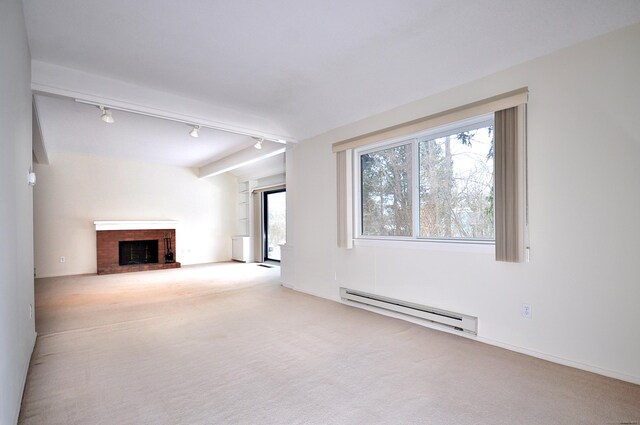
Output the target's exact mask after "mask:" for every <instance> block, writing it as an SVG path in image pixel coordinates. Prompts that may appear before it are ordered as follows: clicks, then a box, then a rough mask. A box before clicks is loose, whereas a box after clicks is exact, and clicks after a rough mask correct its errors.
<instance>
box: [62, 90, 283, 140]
mask: <svg viewBox="0 0 640 425" xmlns="http://www.w3.org/2000/svg"><path fill="white" fill-rule="evenodd" d="M75 101H76V102H78V103H83V104H85V105H93V106H96V107H98V108H100V111H102V115H101V117H100V118H101V119H102V121H104V122H106V123H109V124H111V123H113V122H115V120H114V119H113V116H112V115H111V111H114V110H115V111H122V112H128V113H131V114H137V115H143V116H146V117H151V118H158V119H161V120H167V121H174V122H179V123H183V124H187V125H189V126H190V127H193V128H192V129H191V130H190V131H189V135H190V136H191V137H198V136H199V131H200V129H201V128H210V129H212V130H218V131H224V132H227V133H233V134H241V135H243V136H250V137H253V138H254V139H256V140H257V141H258V142H256V144H255V145H254V147H255V148H256V149H262V142H263V141H265V140H268V141H271V142H274V143H281V144H287V143H288V142H295V140H288V141H287V140H285V139H282V138H279V137H275V136H262V135H260V133H257V132H254V131H251V130H244V129H240V128H236V127H234V126H230V125H226V124H215V123H205V124H193V121H187V120H183V119H181V118H177V117H173V116H170V115H165V114H156V113H153V112H146V111H142V110H139V109H132V108H127V107H123V106H117V105H107V106H105V104H102V103H97V102H93V101H90V100H84V99H75Z"/></svg>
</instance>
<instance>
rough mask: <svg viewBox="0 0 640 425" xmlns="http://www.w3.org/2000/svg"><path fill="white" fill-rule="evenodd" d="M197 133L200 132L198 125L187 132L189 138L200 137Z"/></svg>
mask: <svg viewBox="0 0 640 425" xmlns="http://www.w3.org/2000/svg"><path fill="white" fill-rule="evenodd" d="M199 131H200V126H199V125H194V126H193V128H192V129H191V131H190V132H189V136H191V137H198V136H200V134H199V133H198V132H199Z"/></svg>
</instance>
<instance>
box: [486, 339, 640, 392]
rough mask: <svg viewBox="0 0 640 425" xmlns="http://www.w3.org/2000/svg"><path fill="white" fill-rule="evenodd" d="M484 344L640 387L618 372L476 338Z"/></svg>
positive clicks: (635, 379) (632, 378) (637, 380)
mask: <svg viewBox="0 0 640 425" xmlns="http://www.w3.org/2000/svg"><path fill="white" fill-rule="evenodd" d="M474 339H476V340H477V341H479V342H482V343H484V344H489V345H494V346H496V347H500V348H504V349H506V350H509V351H515V352H516V353H521V354H526V355H527V356H531V357H536V358H538V359H541V360H546V361H549V362H552V363H557V364H561V365H563V366H569V367H573V368H575V369H580V370H584V371H586V372H591V373H595V374H597V375H602V376H606V377H608V378H614V379H619V380H621V381H625V382H630V383H632V384H636V385H640V377H639V376H632V375H627V374H624V373H620V372H616V371H614V370H609V369H604V368H601V367H598V366H593V365H590V364H587V363H581V362H577V361H575V360H569V359H565V358H563V357H558V356H554V355H552V354H546V353H541V352H539V351H535V350H530V349H528V348H522V347H518V346H515V345H511V344H507V343H505V342H502V341H496V340H493V339H490V338H483V337H477V338H474Z"/></svg>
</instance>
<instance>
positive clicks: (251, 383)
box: [19, 263, 640, 425]
mask: <svg viewBox="0 0 640 425" xmlns="http://www.w3.org/2000/svg"><path fill="white" fill-rule="evenodd" d="M278 273H279V270H278V269H277V268H273V269H266V268H262V267H258V266H256V265H253V264H249V265H245V264H238V263H222V264H212V265H204V266H191V267H185V268H183V269H179V270H165V271H154V272H142V273H130V274H123V275H111V276H74V277H66V278H49V279H38V280H37V281H36V315H37V316H36V318H37V322H36V326H37V331H38V333H39V335H38V339H37V342H36V347H35V351H34V354H33V358H32V361H31V367H30V370H29V375H28V378H27V385H26V389H25V394H24V399H23V404H22V411H21V415H20V420H19V423H20V424H25V425H27V424H29V425H32V424H65V425H69V424H83V425H92V424H157V425H160V424H617V423H638V422H639V421H640V386H637V385H632V384H629V383H625V382H621V381H617V380H614V379H609V378H605V377H602V376H598V375H595V374H591V373H587V372H584V371H579V370H576V369H572V368H568V367H564V366H560V365H556V364H553V363H549V362H545V361H541V360H537V359H534V358H531V357H527V356H524V355H521V354H517V353H513V352H510V351H506V350H503V349H499V348H496V347H492V346H488V345H485V344H481V343H477V342H475V341H472V340H469V339H465V338H461V337H457V336H455V335H450V334H447V333H443V332H438V331H435V330H432V329H428V328H424V327H421V326H417V325H414V324H410V323H407V322H404V321H401V320H396V319H392V318H389V317H384V316H381V315H377V314H374V313H370V312H367V311H364V310H361V309H357V308H353V307H349V306H345V305H341V304H339V303H335V302H332V301H328V300H323V299H319V298H316V297H312V296H309V295H305V294H301V293H297V292H294V291H291V290H288V289H285V288H282V287H281V286H279V285H278Z"/></svg>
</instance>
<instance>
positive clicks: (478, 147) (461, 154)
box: [359, 120, 495, 240]
mask: <svg viewBox="0 0 640 425" xmlns="http://www.w3.org/2000/svg"><path fill="white" fill-rule="evenodd" d="M414 152H415V153H417V155H416V154H414ZM359 158H360V211H361V235H362V236H365V237H367V236H370V237H374V236H395V237H403V238H405V237H409V238H411V237H412V238H428V239H461V240H493V239H494V234H495V232H494V227H495V226H494V205H493V189H494V171H493V170H494V168H493V124H492V122H487V121H486V120H485V121H484V122H482V123H478V124H477V125H475V126H472V127H471V128H470V127H469V125H467V126H466V127H464V128H457V129H456V128H453V129H451V130H450V131H448V132H445V133H443V132H440V133H439V134H436V135H435V136H429V135H427V136H420V137H414V138H412V139H410V140H407V142H405V143H403V144H400V145H396V146H390V147H382V148H380V149H377V150H375V151H372V152H366V153H362V154H360V155H359ZM416 186H417V187H416ZM416 196H417V198H418V201H417V202H414V201H413V198H414V197H416ZM414 223H415V224H416V225H415V226H414Z"/></svg>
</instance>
